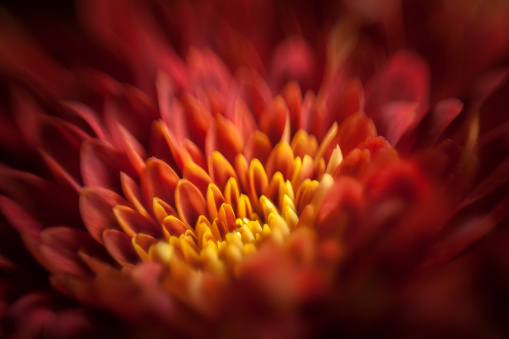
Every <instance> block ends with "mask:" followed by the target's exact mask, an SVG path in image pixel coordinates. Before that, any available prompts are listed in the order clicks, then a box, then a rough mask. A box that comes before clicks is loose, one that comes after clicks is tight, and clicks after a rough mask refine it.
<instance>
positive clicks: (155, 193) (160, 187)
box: [141, 158, 180, 206]
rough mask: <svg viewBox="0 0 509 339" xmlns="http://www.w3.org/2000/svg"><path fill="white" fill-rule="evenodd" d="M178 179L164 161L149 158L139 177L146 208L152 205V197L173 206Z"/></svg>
mask: <svg viewBox="0 0 509 339" xmlns="http://www.w3.org/2000/svg"><path fill="white" fill-rule="evenodd" d="M179 179H180V178H179V176H178V175H177V173H175V171H174V170H173V169H172V168H171V167H170V166H168V165H167V164H166V163H165V162H164V161H162V160H159V159H156V158H149V159H148V160H147V167H146V168H145V170H144V171H143V174H142V176H141V189H142V194H143V197H144V198H145V203H146V204H147V206H150V204H152V199H153V198H154V197H157V198H160V199H162V200H164V201H166V202H168V203H170V204H174V201H175V200H174V192H175V188H176V187H177V183H178V181H179Z"/></svg>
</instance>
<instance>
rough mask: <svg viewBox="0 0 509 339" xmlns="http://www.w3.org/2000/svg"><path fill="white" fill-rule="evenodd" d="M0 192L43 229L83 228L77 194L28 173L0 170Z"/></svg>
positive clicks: (6, 169)
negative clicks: (48, 227) (55, 226)
mask: <svg viewBox="0 0 509 339" xmlns="http://www.w3.org/2000/svg"><path fill="white" fill-rule="evenodd" d="M0 192H2V193H3V194H4V195H6V196H9V197H10V198H12V199H13V200H14V201H16V202H17V203H18V204H19V205H20V206H23V209H24V210H25V211H27V212H28V213H30V214H31V215H32V216H33V217H34V218H35V219H36V220H38V222H40V223H42V224H44V225H51V224H53V225H54V224H65V225H76V226H81V225H82V222H81V220H80V218H79V212H78V194H77V193H76V192H75V191H74V190H72V189H70V188H68V187H63V186H60V185H57V184H55V183H54V182H51V181H48V180H45V179H42V178H39V177H37V176H35V175H33V174H31V173H27V172H21V171H16V170H11V169H8V168H5V167H1V166H0ZM33 197H37V199H34V198H33Z"/></svg>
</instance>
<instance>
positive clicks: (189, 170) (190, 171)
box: [183, 163, 212, 196]
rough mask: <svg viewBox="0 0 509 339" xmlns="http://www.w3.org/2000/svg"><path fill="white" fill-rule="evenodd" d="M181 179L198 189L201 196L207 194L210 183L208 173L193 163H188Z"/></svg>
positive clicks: (210, 179)
mask: <svg viewBox="0 0 509 339" xmlns="http://www.w3.org/2000/svg"><path fill="white" fill-rule="evenodd" d="M183 177H184V179H187V180H189V181H190V182H192V183H193V184H194V185H195V186H196V187H198V189H199V190H200V191H201V193H202V194H203V196H205V194H207V188H208V186H209V184H210V183H211V182H212V178H211V177H210V176H209V175H208V173H207V172H205V171H204V170H203V169H202V168H201V167H200V166H198V165H196V164H194V163H188V164H187V165H186V167H185V168H184V176H183Z"/></svg>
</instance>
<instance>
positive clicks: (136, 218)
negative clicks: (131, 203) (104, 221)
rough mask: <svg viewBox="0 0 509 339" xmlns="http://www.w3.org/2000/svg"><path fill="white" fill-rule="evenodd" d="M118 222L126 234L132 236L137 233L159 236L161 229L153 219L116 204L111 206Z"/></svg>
mask: <svg viewBox="0 0 509 339" xmlns="http://www.w3.org/2000/svg"><path fill="white" fill-rule="evenodd" d="M113 213H115V217H116V218H117V221H118V223H119V224H120V226H121V227H122V229H123V230H124V231H125V232H126V234H127V235H129V236H131V237H134V236H135V235H136V234H137V233H146V234H150V235H153V236H154V237H160V236H161V235H162V234H161V231H160V229H159V227H157V226H156V225H155V223H154V222H153V220H151V219H147V218H145V217H144V216H143V215H141V214H140V213H138V212H137V211H135V210H133V209H132V208H129V207H127V206H123V205H118V206H115V207H114V208H113Z"/></svg>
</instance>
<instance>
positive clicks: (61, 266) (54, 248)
mask: <svg viewBox="0 0 509 339" xmlns="http://www.w3.org/2000/svg"><path fill="white" fill-rule="evenodd" d="M100 249H101V247H100V246H99V244H97V243H95V242H94V240H93V239H92V238H91V237H90V235H89V234H88V233H86V232H84V231H81V230H77V229H72V228H69V227H63V226H60V227H50V228H46V229H45V230H44V231H42V232H41V252H42V254H43V255H44V256H45V257H46V259H47V263H49V264H50V265H51V266H50V267H49V270H50V271H51V272H52V273H59V272H65V273H69V274H73V275H76V276H82V277H83V276H89V275H90V271H89V269H88V267H87V266H86V265H85V264H84V263H83V262H82V261H81V259H80V257H79V256H78V250H85V251H86V252H88V253H94V252H99V253H100V252H101V251H100Z"/></svg>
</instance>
